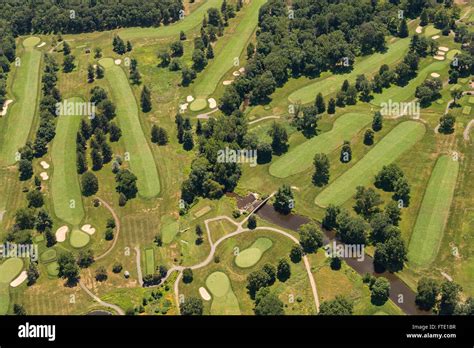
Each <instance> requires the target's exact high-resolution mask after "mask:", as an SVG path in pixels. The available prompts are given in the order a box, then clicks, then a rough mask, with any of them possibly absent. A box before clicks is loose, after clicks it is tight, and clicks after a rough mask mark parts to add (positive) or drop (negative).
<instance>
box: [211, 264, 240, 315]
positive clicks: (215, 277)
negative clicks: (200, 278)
mask: <svg viewBox="0 0 474 348" xmlns="http://www.w3.org/2000/svg"><path fill="white" fill-rule="evenodd" d="M206 286H207V288H208V289H209V290H210V291H211V294H212V304H211V314H213V315H238V314H240V308H239V302H238V300H237V297H236V296H235V294H234V292H233V290H232V287H231V285H230V280H229V277H227V275H226V274H225V273H223V272H214V273H212V274H210V275H209V276H208V277H207V279H206Z"/></svg>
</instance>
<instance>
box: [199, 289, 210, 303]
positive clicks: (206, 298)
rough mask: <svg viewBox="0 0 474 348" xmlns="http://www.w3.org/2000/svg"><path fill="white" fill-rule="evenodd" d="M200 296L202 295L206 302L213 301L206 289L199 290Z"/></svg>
mask: <svg viewBox="0 0 474 348" xmlns="http://www.w3.org/2000/svg"><path fill="white" fill-rule="evenodd" d="M199 295H201V297H202V299H203V300H204V301H210V300H211V295H210V294H209V292H208V291H207V290H206V288H204V287H202V286H201V287H200V288H199Z"/></svg>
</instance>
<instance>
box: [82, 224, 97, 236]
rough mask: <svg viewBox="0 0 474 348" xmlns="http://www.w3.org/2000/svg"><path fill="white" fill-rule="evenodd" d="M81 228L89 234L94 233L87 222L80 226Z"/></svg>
mask: <svg viewBox="0 0 474 348" xmlns="http://www.w3.org/2000/svg"><path fill="white" fill-rule="evenodd" d="M81 230H83V231H84V232H86V233H87V234H90V235H91V236H92V235H93V234H94V233H95V228H94V227H92V226H91V225H89V224H87V225H84V226H82V227H81Z"/></svg>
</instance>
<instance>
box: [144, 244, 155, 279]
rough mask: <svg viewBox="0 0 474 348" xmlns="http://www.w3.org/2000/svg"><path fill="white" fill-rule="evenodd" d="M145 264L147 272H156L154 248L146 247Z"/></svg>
mask: <svg viewBox="0 0 474 348" xmlns="http://www.w3.org/2000/svg"><path fill="white" fill-rule="evenodd" d="M145 265H146V267H145V272H146V274H153V273H155V251H154V250H153V248H149V249H145Z"/></svg>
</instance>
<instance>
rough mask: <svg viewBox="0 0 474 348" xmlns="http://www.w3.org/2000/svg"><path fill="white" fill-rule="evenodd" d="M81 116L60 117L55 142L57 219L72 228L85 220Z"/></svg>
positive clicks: (53, 179) (53, 183)
mask: <svg viewBox="0 0 474 348" xmlns="http://www.w3.org/2000/svg"><path fill="white" fill-rule="evenodd" d="M67 102H68V103H80V102H82V99H81V98H71V99H67ZM81 118H82V117H81V116H77V115H67V116H66V115H61V116H58V124H57V126H56V136H55V138H54V140H53V145H52V149H51V158H52V160H53V174H52V176H51V194H52V198H53V208H54V212H55V214H56V216H57V217H58V218H60V219H61V220H63V221H64V222H67V223H69V224H71V225H79V224H80V222H81V221H82V219H83V218H84V206H83V203H82V194H81V187H80V184H79V178H78V175H77V171H76V168H77V166H76V148H77V144H76V134H77V131H78V130H79V127H80V124H81Z"/></svg>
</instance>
